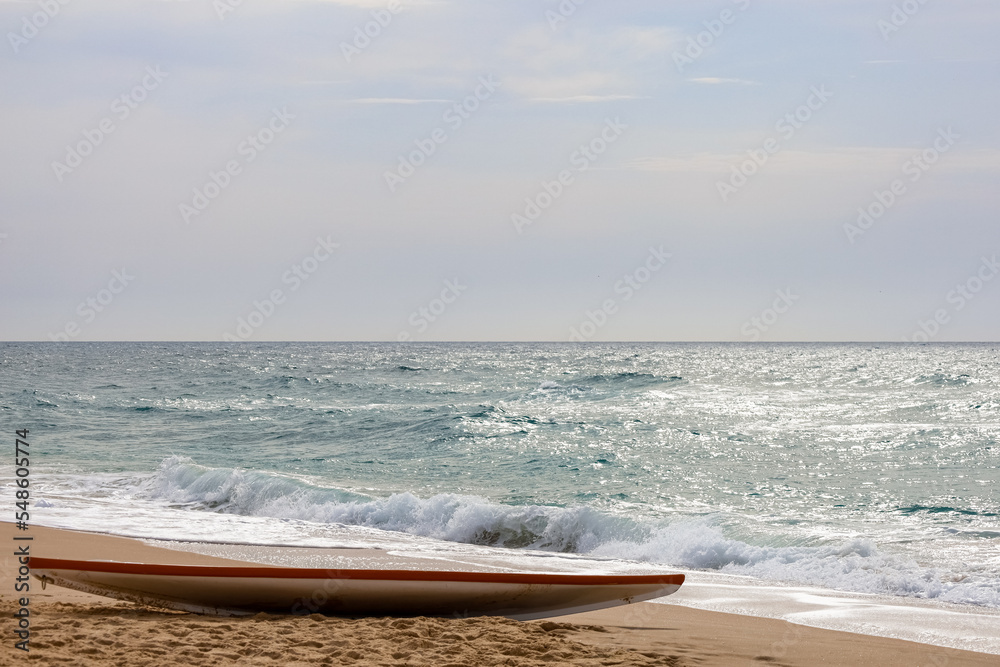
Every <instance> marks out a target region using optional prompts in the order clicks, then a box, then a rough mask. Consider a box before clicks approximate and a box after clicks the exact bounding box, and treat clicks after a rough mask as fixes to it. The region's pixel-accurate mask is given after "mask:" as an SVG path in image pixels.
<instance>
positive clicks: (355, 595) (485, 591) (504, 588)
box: [31, 558, 684, 620]
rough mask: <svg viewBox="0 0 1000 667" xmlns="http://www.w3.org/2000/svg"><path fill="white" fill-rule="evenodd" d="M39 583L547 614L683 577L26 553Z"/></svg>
mask: <svg viewBox="0 0 1000 667" xmlns="http://www.w3.org/2000/svg"><path fill="white" fill-rule="evenodd" d="M31 571H32V574H33V575H35V576H36V577H38V578H39V579H41V580H42V581H43V582H45V583H52V584H55V585H58V586H64V587H66V588H72V589H75V590H80V591H85V592H88V593H95V594H98V595H104V596H108V597H113V598H118V599H123V600H131V601H134V602H140V603H144V604H150V605H155V606H160V607H167V608H171V609H180V610H183V611H191V612H195V613H202V614H218V615H244V614H253V613H257V612H261V611H264V612H270V613H285V614H310V613H323V614H336V615H343V616H455V617H466V616H484V615H492V616H507V617H510V618H516V619H522V620H527V619H533V618H544V617H546V616H557V615H563V614H572V613H577V612H582V611H591V610H594V609H603V608H606V607H613V606H617V605H622V604H628V603H631V602H639V601H642V600H649V599H652V598H657V597H662V596H664V595H670V594H671V593H673V592H675V591H676V590H677V589H678V588H680V585H681V583H683V581H684V575H680V574H674V575H579V574H548V573H546V574H539V573H511V572H500V573H496V572H440V571H425V570H384V571H383V570H325V569H311V568H308V569H307V568H283V567H256V566H251V567H230V566H226V567H216V566H196V565H149V564H143V563H115V562H108V561H70V560H62V559H49V558H32V559H31Z"/></svg>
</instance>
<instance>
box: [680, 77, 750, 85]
mask: <svg viewBox="0 0 1000 667" xmlns="http://www.w3.org/2000/svg"><path fill="white" fill-rule="evenodd" d="M688 81H690V82H691V83H707V84H710V85H719V84H725V83H732V84H737V85H740V86H756V85H759V84H758V83H757V82H756V81H750V80H749V79H726V78H723V77H717V76H701V77H698V78H696V79H688Z"/></svg>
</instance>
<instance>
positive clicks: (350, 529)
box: [0, 343, 1000, 613]
mask: <svg viewBox="0 0 1000 667" xmlns="http://www.w3.org/2000/svg"><path fill="white" fill-rule="evenodd" d="M998 350H1000V346H998V345H997V344H937V345H933V344H932V345H915V344H892V343H887V344H725V343H719V344H715V343H691V344H658V343H649V344H642V343H617V344H612V343H609V344H558V343H551V344H547V343H538V344H528V343H516V344H515V343H492V344H486V343H482V344H480V343H439V344H416V343H408V344H391V343H245V344H239V345H231V344H222V343H61V344H53V343H2V344H0V411H2V415H3V424H4V428H5V431H6V434H7V438H8V441H9V447H10V455H11V458H9V459H8V461H12V458H13V452H14V441H15V435H14V433H15V430H17V429H28V430H29V431H30V435H29V441H30V443H31V445H30V447H31V465H30V469H31V472H30V475H31V476H30V480H31V490H32V506H31V508H30V511H31V523H33V524H36V525H48V526H54V527H66V528H76V529H84V530H93V531H99V532H106V533H112V534H117V535H126V536H133V537H144V538H158V539H171V540H206V541H213V542H226V543H233V544H286V545H329V546H345V545H369V546H370V545H377V546H382V547H384V548H397V549H419V548H422V547H426V546H427V545H436V546H438V547H447V548H452V549H462V548H466V547H468V548H473V547H475V548H477V549H481V548H491V549H501V550H504V552H505V553H511V552H512V550H521V551H524V552H526V553H527V552H532V553H535V552H547V553H566V554H579V555H582V556H586V557H589V558H594V559H615V560H618V559H620V560H625V561H630V562H639V563H643V564H646V565H655V566H662V567H663V569H666V570H670V569H671V568H680V569H683V570H684V571H689V572H691V573H693V574H691V575H689V581H696V580H697V577H698V575H699V573H704V574H705V576H706V577H707V576H712V575H739V576H743V577H750V578H753V580H756V581H759V582H761V584H768V585H771V584H775V585H785V586H811V587H817V588H819V589H824V590H831V591H846V592H852V593H858V594H878V595H880V596H889V597H892V598H899V599H917V600H932V601H939V602H943V603H955V604H957V605H962V606H964V607H968V608H975V609H982V610H992V609H996V608H1000V497H998V491H997V489H998V487H1000V446H998V439H1000V363H998V361H1000V355H998ZM14 479H15V478H14V468H13V466H12V465H10V464H7V465H5V466H4V468H3V476H2V479H0V481H2V483H3V485H4V487H5V493H6V494H7V497H9V498H11V499H12V500H11V508H12V510H11V511H12V512H13V494H14ZM5 520H13V516H11V517H10V518H9V519H5ZM991 613H992V612H991Z"/></svg>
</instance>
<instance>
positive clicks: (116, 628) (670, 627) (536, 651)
mask: <svg viewBox="0 0 1000 667" xmlns="http://www.w3.org/2000/svg"><path fill="white" fill-rule="evenodd" d="M15 532H16V531H15V530H14V527H13V524H10V523H6V522H0V535H2V539H4V540H5V541H6V543H7V544H8V545H12V544H16V543H15V542H13V536H14V533H15ZM21 535H22V536H23V535H30V536H31V537H33V538H34V539H33V540H32V541H30V542H27V544H30V545H31V547H30V548H31V554H32V555H35V556H48V557H54V558H77V559H104V560H122V561H141V562H172V563H177V564H208V563H216V564H222V563H228V564H235V563H244V564H245V563H246V562H247V561H241V560H233V559H224V558H220V557H218V556H211V555H206V554H202V553H195V552H192V551H186V550H175V549H169V548H164V547H163V546H152V545H150V544H147V543H144V542H143V541H140V540H136V539H133V538H124V537H116V536H111V535H102V534H96V533H84V532H77V531H70V530H65V529H56V528H44V527H39V526H32V527H31V529H30V530H29V531H27V533H22V534H21ZM273 549H280V547H274V548H273ZM7 552H8V555H6V556H5V557H4V559H3V561H2V565H3V572H2V578H3V581H4V583H3V585H2V587H0V604H2V605H3V608H4V615H5V616H6V617H7V618H8V619H9V622H10V623H11V624H14V623H16V621H15V620H13V618H12V617H11V616H10V615H9V613H12V612H13V611H14V609H15V608H16V606H17V595H18V594H17V593H15V591H14V579H15V577H16V571H17V558H16V556H14V555H13V549H8V550H7ZM366 557H369V558H375V559H377V558H379V557H380V555H379V554H378V553H374V554H367V555H366ZM689 582H690V578H689ZM685 587H688V590H691V591H694V592H695V593H699V595H695V596H694V597H693V598H692V600H691V601H688V602H685V601H684V598H683V597H680V596H681V594H682V592H684V591H685ZM710 588H711V584H703V585H701V586H698V585H695V586H689V583H685V585H684V586H682V587H681V591H680V592H678V593H676V594H674V595H673V596H670V597H667V598H664V602H662V603H660V602H656V603H654V602H642V603H636V604H632V605H624V606H620V607H614V608H610V609H605V610H601V611H592V612H585V613H581V614H574V615H567V616H559V617H553V618H550V619H545V620H540V621H527V622H518V621H509V620H507V619H499V618H495V617H481V618H477V619H391V618H381V619H379V618H372V619H355V620H348V619H336V618H330V617H320V616H316V615H313V616H276V615H266V614H264V615H260V614H259V615H257V616H251V617H244V618H231V617H211V616H198V615H194V614H183V613H177V612H170V611H163V610H158V609H151V608H147V607H140V606H136V605H132V604H130V603H122V602H119V601H117V600H113V599H110V598H104V597H98V596H94V595H89V594H86V593H80V592H76V591H72V590H68V589H64V588H59V587H56V586H47V587H46V589H45V590H42V589H41V586H40V582H38V580H36V579H32V580H31V589H30V592H29V593H28V596H29V599H30V609H31V610H32V613H33V616H32V626H31V629H32V636H31V647H32V650H31V656H32V658H33V659H39V658H40V659H42V661H43V663H44V661H46V660H51V661H52V662H53V664H54V663H55V662H64V661H65V658H66V657H67V656H71V655H76V651H77V650H78V649H80V646H81V645H82V646H83V652H82V653H80V656H86V659H85V661H83V662H80V663H79V664H103V663H102V662H101V661H102V660H111V659H114V660H115V661H121V660H126V662H123V663H122V664H133V663H132V662H128V660H131V656H133V655H134V656H136V657H135V659H136V660H137V662H135V663H134V664H143V663H142V662H141V660H140V657H141V656H145V658H142V659H145V660H147V661H148V660H154V661H155V660H161V661H162V660H163V659H169V658H173V659H179V658H183V659H184V660H185V661H187V662H189V663H190V664H235V663H236V662H238V661H245V660H246V659H247V658H248V657H251V656H253V657H254V660H253V661H252V662H253V664H283V663H284V661H287V660H290V659H294V661H298V663H299V664H357V665H367V664H372V665H375V664H399V665H403V664H410V665H418V664H427V665H431V664H437V663H443V662H448V661H452V662H456V664H463V663H462V661H463V660H473V659H474V660H475V662H476V664H480V665H487V664H493V663H489V662H483V660H482V659H481V658H480V657H475V656H482V655H483V652H488V651H496V650H497V648H496V646H498V645H503V646H512V647H514V649H516V650H520V651H522V652H523V653H524V654H523V655H511V654H503V653H502V651H501V653H498V654H497V656H499V657H500V658H503V659H504V660H508V661H511V662H509V663H507V664H524V665H528V664H538V661H539V660H545V659H546V658H544V657H543V656H545V655H550V658H548V660H553V659H557V660H558V663H559V664H579V665H589V664H593V665H598V664H602V663H601V662H600V661H601V660H605V659H614V660H617V661H618V662H617V663H612V664H621V665H633V664H634V665H643V664H658V665H694V664H697V665H734V664H761V663H762V662H770V663H771V664H782V665H789V666H793V667H794V666H798V665H802V666H805V665H812V664H817V663H819V662H822V663H823V664H836V665H858V664H873V665H876V664H877V665H901V666H902V665H914V664H933V665H944V664H947V665H949V667H954V666H956V665H963V666H964V665H970V666H972V665H992V664H995V663H996V660H997V656H996V655H993V654H990V653H980V652H974V651H967V650H959V649H953V648H945V647H941V646H935V645H932V644H926V643H918V642H914V641H906V640H902V639H896V638H886V637H878V636H872V635H867V634H855V633H852V632H844V631H841V630H836V629H823V628H818V627H814V626H813V625H803V624H799V623H790V622H788V621H786V620H782V619H780V618H767V617H762V616H746V615H738V614H733V613H725V612H721V611H717V610H711V609H705V608H696V607H694V606H690V605H691V604H700V605H702V606H705V605H709V606H710V605H711V603H712V600H713V599H717V598H718V593H717V592H716V593H712V591H711V590H710ZM796 590H799V589H796ZM713 595H715V598H713V597H712V596H713ZM685 597H687V596H685ZM675 598H676V600H675ZM70 628H72V629H70ZM12 629H13V627H12V628H11V630H12ZM959 630H961V628H959ZM178 633H180V634H183V635H185V636H187V634H196V635H199V636H201V635H204V638H203V640H200V641H199V643H198V645H197V646H195V647H194V648H193V649H192V646H194V644H192V643H191V642H184V641H181V642H180V643H176V640H177V637H178ZM185 633H187V634H185ZM414 633H416V634H417V635H418V636H419V637H418V638H417V639H415V638H414V637H413V635H414ZM4 634H9V635H10V637H11V638H9V639H8V640H7V641H6V642H4V646H3V647H2V649H0V664H7V660H15V661H16V660H18V659H23V656H24V654H23V653H22V652H21V651H17V650H15V649H14V646H13V644H14V639H12V638H13V637H15V636H14V635H13V634H11V633H8V632H5V633H4ZM77 635H80V636H81V638H80V639H76V637H77ZM473 635H475V637H476V639H475V641H473V640H470V639H469V637H470V636H473ZM70 636H73V640H72V642H70V641H67V640H69V639H70ZM279 637H280V639H281V641H280V642H278V638H279ZM323 637H326V638H327V639H323ZM338 637H339V638H340V639H336V638H338ZM344 638H346V639H344ZM460 638H461V641H459V639H460ZM286 641H287V642H288V643H287V645H282V646H279V645H278V644H281V643H282V642H286ZM338 641H339V642H341V643H343V642H345V641H346V642H347V643H346V644H344V645H341V646H335V644H336V642H338ZM107 642H110V643H107ZM276 642H277V644H276ZM414 642H415V644H414ZM477 642H478V643H477ZM482 642H485V644H482ZM71 643H72V645H73V647H71V646H70V644H71ZM157 644H159V645H161V646H166V647H167V648H170V647H173V648H172V649H171V650H169V651H167V653H166V654H163V653H160V654H156V653H155V651H156V650H162V649H157V648H156V645H157ZM313 644H319V645H318V646H313ZM410 644H414V648H405V647H406V646H409V645H410ZM418 644H419V646H418ZM425 644H426V645H425ZM487 644H488V646H487ZM233 647H238V648H237V649H234V648H233ZM401 647H402V648H401ZM396 649H398V650H396ZM192 650H193V651H194V652H193V653H192V652H191V651H192ZM459 650H461V651H471V653H469V654H468V655H467V656H465V657H462V656H460V655H459V654H458V653H456V651H459ZM504 650H506V649H504ZM150 651H153V652H152V653H150ZM338 652H339V653H338ZM553 652H555V653H553ZM334 653H337V655H334ZM452 654H454V655H452ZM397 655H398V657H397ZM122 656H126V657H122ZM352 656H353V657H352ZM202 658H204V660H206V662H198V660H199V659H202ZM496 664H505V663H503V662H498V663H496Z"/></svg>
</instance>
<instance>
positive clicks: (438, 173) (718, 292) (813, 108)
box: [0, 0, 1000, 342]
mask: <svg viewBox="0 0 1000 667" xmlns="http://www.w3.org/2000/svg"><path fill="white" fill-rule="evenodd" d="M0 32H2V33H3V34H4V40H3V42H4V43H3V44H2V45H0V90H2V91H3V94H2V96H0V117H2V119H3V123H2V124H0V145H2V147H3V149H2V154H0V155H2V157H0V294H2V297H0V340H12V341H17V340H37V341H48V340H61V341H90V340H152V341H169V340H197V341H201V340H204V341H219V340H229V341H275V340H303V341H358V340H364V341H570V340H573V341H746V342H750V341H904V340H909V341H915V342H938V341H996V340H1000V308H998V304H1000V266H998V265H997V258H998V255H1000V225H998V222H1000V221H998V216H997V214H998V211H1000V187H998V182H1000V123H998V121H997V119H998V118H1000V86H998V85H997V84H998V82H1000V40H997V39H996V35H997V34H998V32H1000V3H997V2H995V0H949V1H947V2H945V1H944V0H905V1H904V0H866V1H860V0H858V1H855V0H812V1H807V2H804V1H802V0H717V1H714V2H705V1H694V0H678V1H675V2H669V1H661V2H654V1H652V0H647V1H642V0H634V1H630V0H622V1H618V2H610V1H608V0H605V1H601V0H585V1H584V0H561V1H560V0H542V1H538V0H536V1H532V2H528V1H519V0H505V1H500V0H492V1H475V0H465V1H463V0H412V1H407V0H371V1H368V0H280V1H279V0H271V1H268V0H242V1H241V0H215V1H214V2H213V1H210V0H189V1H162V0H161V1H149V2H146V1H141V0H136V1H132V2H130V1H109V0H89V1H87V2H83V1H81V0H75V1H74V0H64V1H63V2H62V3H61V2H60V1H59V0H33V1H30V2H24V1H12V0H0Z"/></svg>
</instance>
